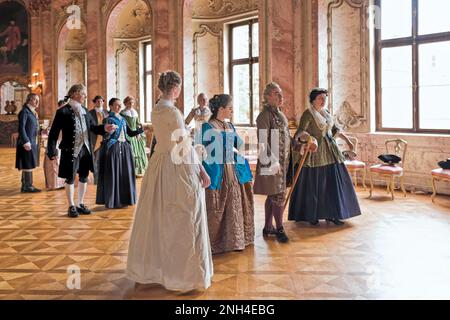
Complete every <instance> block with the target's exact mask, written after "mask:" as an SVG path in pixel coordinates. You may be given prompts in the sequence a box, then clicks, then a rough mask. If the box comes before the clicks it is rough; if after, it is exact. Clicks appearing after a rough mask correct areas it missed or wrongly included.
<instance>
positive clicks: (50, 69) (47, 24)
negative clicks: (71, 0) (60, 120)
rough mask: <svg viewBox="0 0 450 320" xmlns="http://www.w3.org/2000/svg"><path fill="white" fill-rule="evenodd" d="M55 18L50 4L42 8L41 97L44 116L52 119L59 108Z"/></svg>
mask: <svg viewBox="0 0 450 320" xmlns="http://www.w3.org/2000/svg"><path fill="white" fill-rule="evenodd" d="M53 25H54V24H53V19H52V14H51V11H50V5H49V6H46V7H44V8H42V10H41V23H40V27H41V35H45V36H42V37H41V38H40V44H41V52H42V66H43V72H42V78H43V80H44V84H43V93H42V97H41V105H42V107H43V108H42V109H43V110H42V111H41V112H42V114H41V116H42V117H45V118H47V119H52V118H53V116H54V113H55V111H56V109H57V101H56V98H55V95H54V92H55V88H54V79H55V68H54V66H55V62H54V61H55V52H54V50H53V48H54V43H55V41H54V37H53V35H54V31H53V29H54V28H53Z"/></svg>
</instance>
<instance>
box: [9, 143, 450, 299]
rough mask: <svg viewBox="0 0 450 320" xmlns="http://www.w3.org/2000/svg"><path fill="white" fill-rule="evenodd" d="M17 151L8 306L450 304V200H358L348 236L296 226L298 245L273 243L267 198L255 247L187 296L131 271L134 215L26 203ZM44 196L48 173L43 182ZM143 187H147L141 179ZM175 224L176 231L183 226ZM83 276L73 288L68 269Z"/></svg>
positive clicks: (227, 261) (219, 259)
mask: <svg viewBox="0 0 450 320" xmlns="http://www.w3.org/2000/svg"><path fill="white" fill-rule="evenodd" d="M14 157H15V150H13V149H6V148H3V149H0V298H1V299H431V298H436V299H450V198H449V197H443V196H441V197H438V199H437V204H435V205H433V204H432V203H431V200H430V197H429V196H425V195H411V194H408V198H406V199H405V198H402V197H400V194H398V197H397V199H396V200H395V201H390V200H389V198H388V197H384V195H385V192H384V191H383V190H381V189H379V190H377V196H378V198H376V199H375V200H368V199H366V198H367V196H368V193H367V192H364V191H360V192H358V194H359V197H360V202H361V207H362V209H363V213H364V214H363V215H362V216H361V217H358V218H356V219H353V220H351V221H349V222H348V223H347V224H346V225H345V226H343V227H334V226H331V225H327V224H326V223H321V226H320V227H310V226H309V225H305V224H295V223H292V222H287V223H286V230H287V232H288V234H289V236H290V238H291V241H290V243H288V244H279V243H277V242H276V241H275V240H267V241H266V240H264V239H263V238H262V236H261V229H262V226H263V214H264V213H263V206H264V202H263V200H264V199H263V198H261V197H256V235H257V236H256V241H255V245H254V246H252V247H250V248H248V249H247V250H245V251H244V252H241V253H231V254H225V255H220V256H215V257H214V267H215V275H214V279H213V280H214V283H213V285H212V287H211V288H210V289H208V290H207V291H205V292H194V293H191V294H186V295H180V294H176V293H174V292H170V291H166V290H164V289H163V288H161V287H151V286H146V287H138V288H135V286H134V283H132V282H131V281H129V280H127V279H125V277H124V268H125V265H126V258H127V246H128V239H129V236H130V227H131V225H132V218H133V208H128V209H124V210H103V209H102V208H101V207H96V206H95V205H94V197H95V188H94V187H93V186H89V193H88V200H87V204H88V205H90V207H91V208H93V209H94V210H95V214H93V215H92V216H84V217H80V218H79V219H75V220H73V219H69V218H67V217H66V209H67V206H66V200H65V193H64V190H59V191H51V192H43V193H41V194H37V195H23V194H21V193H20V192H19V188H20V175H19V173H18V171H16V170H14V169H13V167H14ZM35 181H36V183H35V184H36V186H37V187H43V185H44V180H43V172H42V170H38V171H37V173H36V174H35ZM138 181H139V184H140V180H138ZM174 223H175V222H174ZM74 265H75V266H78V267H79V268H80V270H81V274H80V276H81V278H80V279H81V289H79V290H77V289H73V290H71V289H68V288H67V279H68V273H67V268H68V267H69V266H74Z"/></svg>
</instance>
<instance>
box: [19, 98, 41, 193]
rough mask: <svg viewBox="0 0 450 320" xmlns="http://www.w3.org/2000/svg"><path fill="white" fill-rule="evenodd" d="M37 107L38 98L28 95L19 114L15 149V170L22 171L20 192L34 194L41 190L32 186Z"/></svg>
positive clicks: (36, 152)
mask: <svg viewBox="0 0 450 320" xmlns="http://www.w3.org/2000/svg"><path fill="white" fill-rule="evenodd" d="M38 106H39V96H38V95H37V94H35V93H30V94H29V95H28V96H27V101H26V102H25V105H24V106H23V108H22V111H20V113H19V138H18V139H17V147H16V168H17V169H18V170H21V171H22V188H21V192H24V193H35V192H41V190H39V189H37V188H35V187H34V186H33V169H35V168H36V167H38V166H39V146H38V143H37V136H38V134H39V120H38V114H37V112H36V109H37V108H38Z"/></svg>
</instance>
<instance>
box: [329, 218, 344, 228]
mask: <svg viewBox="0 0 450 320" xmlns="http://www.w3.org/2000/svg"><path fill="white" fill-rule="evenodd" d="M327 221H328V222H332V223H334V224H335V225H337V226H342V225H343V224H344V222H343V221H341V220H339V219H327Z"/></svg>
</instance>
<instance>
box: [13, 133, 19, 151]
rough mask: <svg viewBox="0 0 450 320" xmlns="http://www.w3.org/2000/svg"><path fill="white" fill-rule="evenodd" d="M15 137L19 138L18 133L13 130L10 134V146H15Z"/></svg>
mask: <svg viewBox="0 0 450 320" xmlns="http://www.w3.org/2000/svg"><path fill="white" fill-rule="evenodd" d="M17 139H19V133H17V132H15V133H13V134H11V148H15V147H16V145H17Z"/></svg>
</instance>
